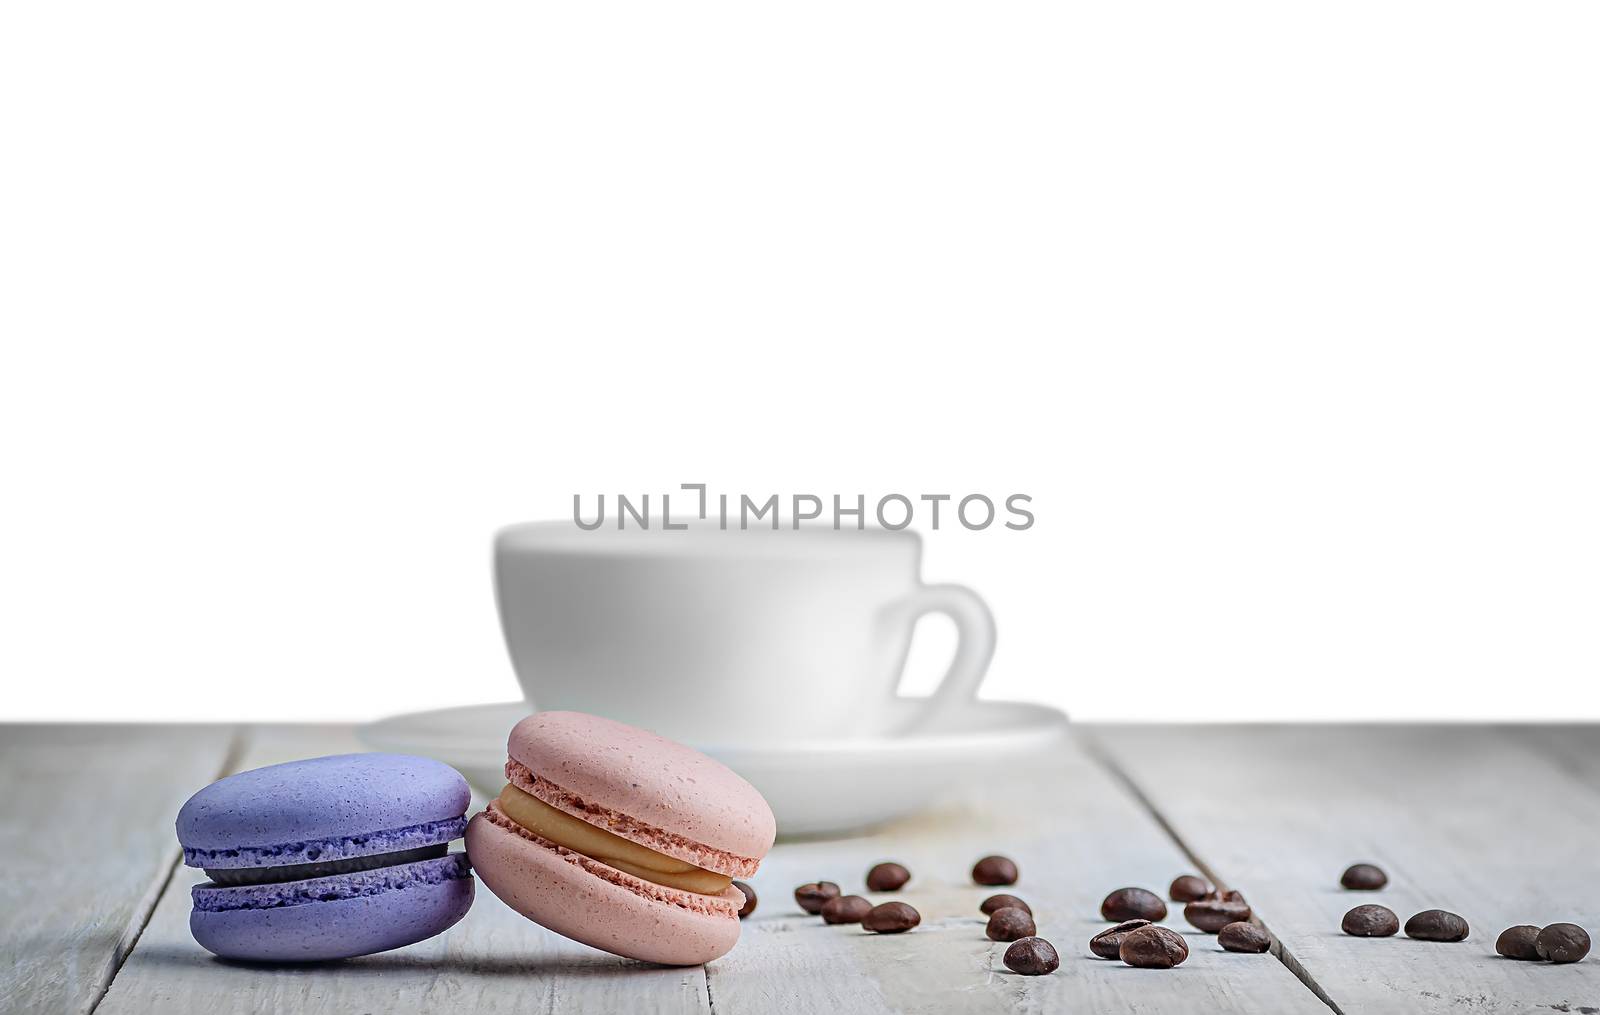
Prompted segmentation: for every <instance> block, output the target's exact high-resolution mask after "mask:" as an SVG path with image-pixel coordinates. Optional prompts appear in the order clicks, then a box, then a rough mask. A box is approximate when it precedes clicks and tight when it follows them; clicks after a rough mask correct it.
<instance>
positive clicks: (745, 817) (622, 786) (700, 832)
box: [506, 712, 777, 860]
mask: <svg viewBox="0 0 1600 1015" xmlns="http://www.w3.org/2000/svg"><path fill="white" fill-rule="evenodd" d="M506 747H507V752H508V753H509V754H510V756H511V759H512V760H513V761H517V762H520V763H522V764H523V765H526V766H527V767H528V768H529V769H530V770H532V772H533V774H534V775H536V776H539V777H541V778H543V779H546V780H548V781H549V782H552V783H554V784H555V785H556V786H559V787H560V788H561V789H562V790H565V791H566V792H567V793H569V794H572V795H573V796H575V797H578V798H581V799H583V800H585V801H587V802H589V803H592V804H595V805H597V806H599V807H602V808H606V809H608V810H612V811H616V812H619V813H621V814H626V815H627V816H629V817H630V818H632V819H634V820H635V821H638V822H642V823H644V824H647V825H653V826H656V827H658V828H661V829H663V830H665V831H667V832H670V833H672V834H674V835H679V836H683V837H684V838H687V839H690V840H693V841H694V842H697V843H700V844H703V845H705V846H709V847H711V848H712V849H715V850H722V851H725V852H728V853H732V854H735V855H737V856H741V857H746V858H750V859H756V860H759V859H760V858H761V857H763V856H765V855H766V854H767V851H768V850H769V849H771V848H772V840H773V838H774V837H775V836H776V834H777V822H776V821H775V820H774V818H773V816H772V808H771V807H769V806H767V801H766V800H765V799H764V798H763V797H762V796H761V794H760V792H758V791H757V790H756V788H755V787H754V786H752V785H750V784H749V783H748V782H746V781H745V780H744V779H742V778H740V777H739V775H737V774H736V773H735V772H734V771H733V770H732V769H730V768H728V767H727V766H726V765H724V764H722V763H721V762H719V761H715V760H713V759H711V758H708V757H706V756H705V755H704V754H701V753H700V752H699V751H696V750H694V749H693V748H691V747H686V746H684V745H683V744H680V743H676V742H675V741H672V740H668V739H666V738H665V737H660V736H657V735H656V734H654V733H651V732H649V731H648V730H642V729H639V728H638V727H636V726H629V725H627V724H626V723H620V722H616V721H614V720H611V719H605V718H602V717H600V716H596V715H588V714H586V713H583V712H538V713H535V714H534V715H531V716H529V717H528V718H526V719H524V720H522V721H521V722H519V723H517V725H516V726H515V727H513V728H512V730H511V736H510V738H509V739H508V741H507V745H506ZM618 834H622V835H624V836H625V837H629V838H631V837H632V836H628V835H627V833H625V832H622V831H619V832H618Z"/></svg>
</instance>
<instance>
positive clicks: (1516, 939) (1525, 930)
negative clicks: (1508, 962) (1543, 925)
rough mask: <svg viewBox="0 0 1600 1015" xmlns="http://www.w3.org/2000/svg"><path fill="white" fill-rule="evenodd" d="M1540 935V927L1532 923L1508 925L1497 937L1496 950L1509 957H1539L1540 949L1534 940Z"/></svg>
mask: <svg viewBox="0 0 1600 1015" xmlns="http://www.w3.org/2000/svg"><path fill="white" fill-rule="evenodd" d="M1538 936H1539V928H1538V927H1535V926H1534V925H1533V924H1531V923H1523V924H1518V925H1517V926H1515V927H1507V928H1506V929H1505V930H1503V931H1501V932H1500V936H1499V937H1497V938H1495V941H1494V950H1495V951H1497V952H1499V953H1500V954H1501V955H1504V956H1505V957H1506V958H1508V959H1537V958H1539V949H1538V947H1537V946H1536V945H1535V944H1534V940H1535V939H1536V938H1538Z"/></svg>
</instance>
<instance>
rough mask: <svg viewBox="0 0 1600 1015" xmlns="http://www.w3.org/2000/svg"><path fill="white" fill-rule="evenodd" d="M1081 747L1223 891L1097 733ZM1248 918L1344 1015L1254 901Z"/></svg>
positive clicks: (1221, 882)
mask: <svg viewBox="0 0 1600 1015" xmlns="http://www.w3.org/2000/svg"><path fill="white" fill-rule="evenodd" d="M1084 747H1085V753H1087V754H1088V755H1089V757H1090V759H1091V760H1093V761H1094V762H1095V763H1096V764H1098V765H1099V766H1100V767H1101V768H1103V769H1105V771H1106V774H1108V775H1110V776H1111V778H1113V779H1115V780H1116V781H1117V782H1118V783H1119V784H1120V785H1121V786H1122V787H1123V788H1124V789H1126V790H1127V791H1128V794H1129V795H1130V796H1132V797H1133V799H1134V800H1135V801H1137V802H1138V804H1139V806H1140V807H1142V808H1143V809H1144V810H1145V811H1146V812H1147V813H1148V814H1149V815H1150V817H1151V819H1152V820H1154V821H1155V823H1156V824H1157V825H1158V826H1160V828H1161V830H1162V831H1163V832H1165V833H1166V835H1167V838H1169V839H1171V840H1172V843H1173V845H1175V846H1177V847H1178V849H1179V850H1180V851H1181V852H1182V853H1183V855H1184V856H1185V857H1187V858H1188V859H1189V862H1190V863H1192V864H1194V866H1195V868H1196V869H1197V870H1198V871H1199V872H1200V874H1201V875H1202V876H1203V877H1205V878H1206V880H1208V881H1210V882H1211V884H1212V885H1213V886H1214V887H1215V888H1216V889H1217V890H1218V891H1223V890H1226V889H1228V888H1230V887H1232V886H1230V885H1229V884H1228V883H1227V882H1226V881H1224V880H1223V879H1222V878H1221V877H1219V876H1218V874H1217V872H1216V871H1215V870H1213V869H1212V867H1211V865H1210V864H1208V863H1206V862H1205V861H1204V860H1203V859H1201V858H1200V857H1199V855H1197V854H1196V853H1195V851H1194V850H1193V849H1191V848H1190V847H1189V843H1188V842H1186V841H1185V840H1184V838H1183V836H1182V835H1180V834H1179V832H1178V830H1177V829H1176V828H1174V827H1173V825H1172V822H1170V821H1168V820H1167V816H1166V815H1165V814H1162V813H1161V811H1160V810H1158V809H1157V808H1156V805H1155V802H1154V801H1153V800H1151V799H1150V797H1149V795H1148V794H1146V793H1145V791H1144V789H1143V788H1142V787H1140V785H1139V784H1138V783H1137V782H1135V781H1134V780H1133V777H1132V776H1131V775H1129V774H1128V773H1127V772H1126V771H1124V770H1123V768H1122V766H1121V765H1119V764H1117V762H1116V759H1114V758H1112V757H1111V754H1110V753H1109V752H1108V751H1106V750H1105V749H1104V748H1103V747H1102V746H1101V744H1100V738H1099V734H1098V733H1096V732H1090V733H1089V734H1088V735H1087V736H1086V737H1085V738H1084ZM1251 918H1252V920H1253V921H1254V922H1255V923H1258V924H1260V925H1261V927H1262V929H1263V930H1265V931H1266V932H1267V934H1268V935H1269V936H1270V937H1271V938H1272V949H1271V952H1272V955H1273V957H1274V958H1276V959H1277V960H1278V961H1279V962H1281V963H1283V965H1284V966H1285V968H1287V969H1288V970H1289V972H1291V973H1293V974H1294V977H1295V979H1297V980H1299V981H1300V982H1301V983H1303V984H1305V987H1306V989H1307V990H1309V991H1311V993H1313V994H1315V995H1316V996H1317V1000H1319V1001H1321V1002H1322V1003H1323V1004H1325V1005H1327V1006H1328V1007H1329V1008H1330V1009H1332V1010H1333V1011H1334V1013H1335V1015H1344V1011H1343V1009H1341V1008H1340V1007H1339V1005H1338V1003H1337V1002H1335V1001H1334V1000H1333V998H1332V997H1330V996H1329V995H1328V992H1327V991H1326V990H1324V989H1323V987H1322V985H1321V984H1319V983H1318V982H1317V981H1316V979H1315V977H1313V976H1312V975H1311V971H1310V970H1308V969H1306V967H1305V966H1304V965H1303V964H1302V963H1301V962H1300V960H1299V959H1297V958H1295V956H1294V953H1293V952H1291V951H1290V950H1289V948H1288V946H1286V945H1285V944H1284V943H1283V941H1282V940H1281V939H1280V938H1279V937H1278V935H1276V934H1273V933H1272V928H1271V927H1270V926H1268V925H1267V923H1266V921H1265V920H1263V919H1262V918H1261V914H1260V913H1258V912H1256V911H1255V907H1254V906H1253V905H1252V906H1251Z"/></svg>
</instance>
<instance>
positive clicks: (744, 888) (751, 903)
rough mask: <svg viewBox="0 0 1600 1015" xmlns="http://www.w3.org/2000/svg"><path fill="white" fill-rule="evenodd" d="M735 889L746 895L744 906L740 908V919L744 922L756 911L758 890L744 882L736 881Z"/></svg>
mask: <svg viewBox="0 0 1600 1015" xmlns="http://www.w3.org/2000/svg"><path fill="white" fill-rule="evenodd" d="M733 887H735V888H737V889H739V891H741V892H743V893H744V905H742V906H740V907H739V919H741V920H743V919H744V918H745V917H747V916H749V915H750V914H751V913H754V912H755V911H756V890H755V889H754V888H751V887H750V886H749V885H747V884H745V883H744V882H743V881H735V882H734V883H733Z"/></svg>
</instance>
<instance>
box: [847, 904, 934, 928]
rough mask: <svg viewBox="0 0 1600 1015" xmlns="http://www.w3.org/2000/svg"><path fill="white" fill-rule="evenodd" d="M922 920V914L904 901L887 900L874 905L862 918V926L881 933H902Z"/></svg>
mask: <svg viewBox="0 0 1600 1015" xmlns="http://www.w3.org/2000/svg"><path fill="white" fill-rule="evenodd" d="M921 922H922V914H921V913H919V912H917V911H916V910H915V909H912V908H911V907H910V906H908V905H906V904H905V903H904V902H885V903H884V904H883V905H881V906H873V907H872V908H871V909H869V910H867V915H866V916H863V917H862V918H861V926H863V927H865V928H867V929H868V930H870V931H875V932H876V933H879V934H901V933H904V932H905V931H908V930H910V929H911V928H912V927H915V926H916V925H917V924H919V923H921Z"/></svg>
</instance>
